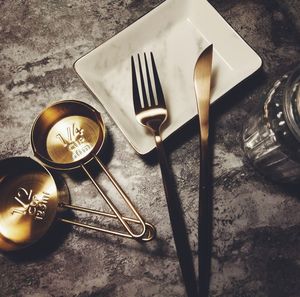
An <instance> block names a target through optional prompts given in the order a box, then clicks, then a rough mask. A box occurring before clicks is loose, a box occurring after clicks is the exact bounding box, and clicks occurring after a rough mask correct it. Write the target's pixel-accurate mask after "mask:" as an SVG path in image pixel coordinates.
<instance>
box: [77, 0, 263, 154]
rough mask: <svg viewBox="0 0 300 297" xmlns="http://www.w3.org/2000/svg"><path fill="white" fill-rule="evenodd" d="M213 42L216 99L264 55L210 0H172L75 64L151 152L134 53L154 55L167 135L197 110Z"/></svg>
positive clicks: (133, 138)
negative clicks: (201, 66)
mask: <svg viewBox="0 0 300 297" xmlns="http://www.w3.org/2000/svg"><path fill="white" fill-rule="evenodd" d="M211 43H213V45H214V56H213V87H212V94H211V95H212V98H211V102H214V101H215V100H217V99H218V98H220V97H221V96H222V95H224V94H225V93H226V92H227V91H229V90H230V89H231V88H233V87H234V86H235V85H237V84H238V83H240V82H241V81H242V80H244V79H245V78H246V77H248V76H249V75H250V74H252V73H253V72H255V71H256V70H257V69H258V68H259V67H260V66H261V59H260V58H259V56H258V55H257V54H256V53H255V52H254V51H253V50H252V49H251V48H250V47H249V46H248V45H247V44H246V43H245V42H244V41H243V40H242V39H241V38H240V37H239V35H238V34H237V33H236V32H235V31H234V30H233V29H232V28H231V27H230V26H229V25H228V24H227V23H226V21H225V20H224V19H223V18H222V17H221V16H220V15H219V14H218V12H217V11H216V10H215V9H214V8H213V7H212V6H211V5H210V4H209V3H208V2H207V1H205V0H185V1H182V0H166V1H165V2H163V3H162V4H161V5H159V6H157V7H156V8H155V9H153V10H152V11H150V12H149V13H147V14H146V15H144V16H143V17H142V18H140V19H138V20H137V21H136V22H135V23H133V24H132V25H130V26H129V27H127V28H126V29H124V30H123V31H121V32H120V33H118V34H117V35H115V36H114V37H113V38H111V39H109V40H108V41H106V42H105V43H103V44H102V45H100V46H98V47H97V48H96V49H94V50H92V51H91V52H89V53H87V54H86V55H85V56H83V57H81V58H80V59H78V60H77V61H76V62H75V63H74V68H75V71H76V72H77V73H78V75H79V76H80V77H81V78H82V80H83V81H84V83H85V84H86V86H87V87H88V88H89V89H90V90H91V91H92V92H93V93H94V94H95V96H96V97H97V98H98V99H99V101H100V102H101V103H102V105H103V106H104V108H105V109H106V110H107V112H108V113H109V114H110V116H111V117H112V119H113V120H114V121H115V122H116V124H117V125H118V126H119V128H120V129H121V131H122V132H123V133H124V135H125V136H126V138H127V139H128V141H129V142H130V143H131V144H132V146H133V147H134V149H135V150H136V151H137V152H138V153H140V154H146V153H148V152H149V151H151V150H152V149H153V148H154V146H155V144H154V139H153V136H152V135H151V133H150V132H149V131H148V130H146V128H144V127H142V126H141V125H140V124H139V123H138V122H137V121H136V119H135V115H134V109H133V102H132V89H131V87H132V82H131V68H130V67H131V64H130V57H131V55H136V54H137V53H143V52H149V51H152V52H153V54H154V57H155V60H156V65H157V68H158V72H159V76H160V81H161V84H162V88H163V91H164V95H165V99H166V104H167V107H168V110H169V121H168V122H167V123H166V125H165V126H164V129H163V138H166V137H168V136H169V135H170V134H172V133H173V132H174V131H176V130H177V129H178V128H179V127H181V126H182V125H183V124H185V123H186V122H187V121H189V120H190V119H192V118H193V117H194V116H195V115H196V114H197V107H196V100H195V94H194V87H193V71H194V65H195V62H196V60H197V57H198V55H199V54H200V53H201V52H202V51H203V49H204V48H206V47H207V46H208V45H209V44H211Z"/></svg>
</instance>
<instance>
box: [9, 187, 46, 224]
mask: <svg viewBox="0 0 300 297" xmlns="http://www.w3.org/2000/svg"><path fill="white" fill-rule="evenodd" d="M49 198H50V194H49V193H46V192H42V193H39V194H35V195H32V190H31V189H30V190H29V191H27V190H26V189H25V188H22V187H20V188H18V191H17V194H16V195H15V196H14V197H13V199H15V200H16V201H17V202H18V203H19V204H20V206H21V208H15V209H13V211H12V214H15V213H16V214H19V215H26V214H28V215H30V216H33V217H34V219H35V220H43V219H44V218H45V216H46V210H47V203H48V200H49Z"/></svg>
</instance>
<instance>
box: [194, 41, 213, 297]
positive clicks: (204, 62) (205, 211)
mask: <svg viewBox="0 0 300 297" xmlns="http://www.w3.org/2000/svg"><path fill="white" fill-rule="evenodd" d="M212 56H213V45H210V46H208V47H207V48H206V49H205V50H204V51H203V52H202V53H201V54H200V56H199V58H198V60H197V62H196V65H195V68H194V87H195V93H196V99H197V108H198V115H199V128H200V129H199V130H200V175H199V178H200V180H199V227H198V239H199V241H198V269H199V294H200V296H207V294H208V286H209V272H210V250H211V246H210V241H211V209H212V208H211V206H212V202H211V197H210V196H211V194H210V183H209V180H210V179H209V175H210V170H209V169H210V167H209V160H210V156H209V150H208V147H209V107H210V88H211V75H212Z"/></svg>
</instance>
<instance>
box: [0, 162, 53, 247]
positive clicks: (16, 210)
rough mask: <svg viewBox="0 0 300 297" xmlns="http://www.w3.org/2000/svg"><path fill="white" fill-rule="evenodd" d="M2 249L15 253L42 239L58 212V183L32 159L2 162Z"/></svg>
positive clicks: (0, 190)
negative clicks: (14, 251) (16, 250)
mask: <svg viewBox="0 0 300 297" xmlns="http://www.w3.org/2000/svg"><path fill="white" fill-rule="evenodd" d="M0 177H1V178H0V180H1V182H0V193H1V197H0V249H3V250H14V249H18V248H21V247H24V246H27V245H30V244H32V243H33V242H35V241H37V240H38V239H40V238H41V237H42V236H43V235H44V234H45V233H46V232H47V230H48V229H49V227H50V225H51V224H52V222H53V220H54V218H55V215H56V210H57V205H58V195H57V188H56V184H55V181H54V179H53V177H52V176H51V174H50V173H49V172H48V171H47V169H45V168H44V167H43V166H41V165H40V164H38V163H37V162H34V161H33V160H32V159H30V158H26V157H19V158H10V159H6V160H3V161H1V162H0Z"/></svg>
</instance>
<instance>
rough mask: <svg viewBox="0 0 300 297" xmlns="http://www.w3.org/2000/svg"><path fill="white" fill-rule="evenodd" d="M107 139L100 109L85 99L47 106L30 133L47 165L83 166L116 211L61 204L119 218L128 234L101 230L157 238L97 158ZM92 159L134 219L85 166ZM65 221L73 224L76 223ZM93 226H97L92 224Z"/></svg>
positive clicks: (62, 167) (112, 232) (55, 166)
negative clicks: (83, 100) (134, 227)
mask: <svg viewBox="0 0 300 297" xmlns="http://www.w3.org/2000/svg"><path fill="white" fill-rule="evenodd" d="M104 138H105V126H104V124H103V121H102V118H101V116H100V114H99V112H98V111H96V110H95V109H94V108H93V107H91V106H90V105H88V104H86V103H84V102H80V101H74V100H65V101H60V102H57V103H55V104H53V105H51V106H49V107H48V108H46V109H45V110H44V111H42V112H41V114H40V115H39V116H38V117H37V119H36V120H35V122H34V124H33V127H32V132H31V144H32V148H33V151H34V154H35V156H36V157H37V158H38V159H39V160H40V161H41V162H42V163H43V164H44V165H46V166H47V167H50V168H53V169H57V170H73V169H77V168H81V169H82V170H83V171H84V172H85V174H86V175H87V177H88V178H89V179H90V180H91V181H92V183H93V184H94V186H95V187H96V189H97V190H98V192H99V193H100V195H101V196H102V197H103V199H104V200H105V201H106V203H107V204H108V206H109V207H110V209H111V210H112V212H113V214H108V213H103V212H98V211H94V210H89V209H85V208H82V207H77V206H72V205H64V204H61V207H65V208H69V209H73V210H80V211H85V212H89V213H97V214H99V215H104V216H110V217H114V218H117V219H118V220H119V221H120V222H121V224H122V225H123V226H124V228H125V229H126V231H127V232H128V234H127V235H128V236H126V235H125V233H121V234H120V232H117V231H113V230H108V229H101V231H103V232H106V233H110V234H115V235H121V236H125V237H131V238H136V239H139V238H141V239H142V240H145V241H147V240H150V239H152V238H153V237H154V233H155V229H154V227H153V226H152V225H151V224H149V223H145V222H144V220H143V219H142V217H141V216H140V214H139V213H138V211H137V209H136V208H135V207H134V206H133V204H132V202H131V201H130V199H129V197H128V196H127V195H126V194H125V192H124V191H123V190H122V189H121V187H120V186H119V184H118V183H117V181H116V180H115V179H114V177H113V176H112V175H111V174H110V173H109V171H108V170H107V169H106V167H105V166H104V165H103V164H102V162H101V161H100V159H99V158H98V157H97V154H98V153H99V151H100V149H101V147H102V145H103V142H104ZM93 160H94V161H96V163H97V164H98V165H99V166H100V167H101V169H102V170H103V171H104V173H105V174H106V175H107V177H108V178H109V180H110V181H111V182H112V184H113V185H114V187H115V188H116V189H117V190H118V192H119V193H120V195H121V197H122V198H123V199H124V201H125V202H126V204H127V205H128V207H129V208H130V210H131V211H132V213H133V214H134V215H135V219H131V218H124V217H123V216H122V214H121V212H120V211H119V209H118V208H117V207H116V206H115V205H114V203H113V202H112V201H111V199H110V198H109V197H108V196H107V195H106V194H105V193H104V191H103V190H102V189H101V187H100V186H99V185H98V183H97V182H96V181H95V179H94V178H93V177H92V175H91V173H90V172H89V170H88V168H87V166H86V165H87V164H88V163H90V162H91V161H93ZM64 221H65V222H66V223H71V224H74V222H70V221H67V220H64ZM131 222H132V223H135V224H138V225H139V226H140V227H141V231H140V232H137V231H135V230H134V229H133V228H132V227H131V225H130V224H129V223H131ZM76 224H77V225H81V224H78V223H76ZM91 229H95V228H94V227H91ZM98 229H99V228H98Z"/></svg>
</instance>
